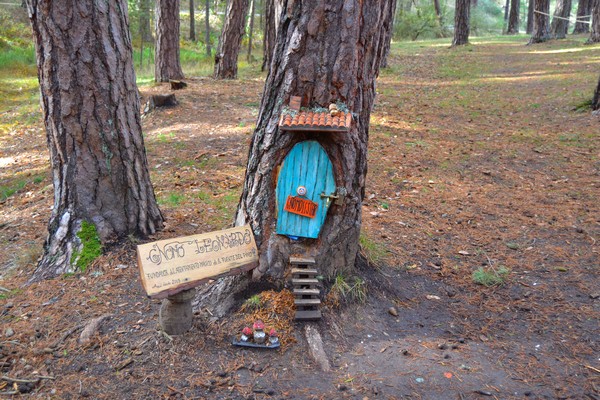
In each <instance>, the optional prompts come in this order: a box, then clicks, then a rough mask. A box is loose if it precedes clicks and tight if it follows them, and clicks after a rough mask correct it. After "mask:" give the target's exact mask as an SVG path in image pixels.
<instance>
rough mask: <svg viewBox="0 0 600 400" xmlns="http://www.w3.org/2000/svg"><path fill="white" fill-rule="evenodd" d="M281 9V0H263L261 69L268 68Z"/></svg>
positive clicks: (273, 49)
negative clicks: (263, 29)
mask: <svg viewBox="0 0 600 400" xmlns="http://www.w3.org/2000/svg"><path fill="white" fill-rule="evenodd" d="M282 10H283V0H265V31H264V36H263V63H262V67H261V70H262V71H265V70H268V69H269V66H270V65H271V59H272V58H273V51H275V43H276V40H277V29H278V27H279V19H280V17H281V11H282Z"/></svg>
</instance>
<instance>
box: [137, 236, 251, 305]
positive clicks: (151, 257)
mask: <svg viewBox="0 0 600 400" xmlns="http://www.w3.org/2000/svg"><path fill="white" fill-rule="evenodd" d="M137 253H138V265H139V267H140V275H141V278H142V285H143V286H144V289H145V290H146V293H147V294H148V296H151V297H165V296H166V295H168V294H174V293H177V292H178V291H180V290H183V289H188V288H192V287H194V286H197V285H198V284H200V283H202V282H204V281H207V280H208V279H210V278H216V277H218V276H223V275H228V274H234V273H241V272H243V271H245V270H248V268H243V267H244V266H247V265H250V267H253V265H252V264H255V263H256V262H257V261H258V251H257V249H256V243H255V241H254V235H253V234H252V230H251V229H250V227H249V226H240V227H236V228H231V229H226V230H223V231H217V232H210V233H205V234H201V235H194V236H186V237H180V238H175V239H167V240H161V241H158V242H153V243H147V244H143V245H140V246H138V247H137Z"/></svg>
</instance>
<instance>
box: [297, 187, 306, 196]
mask: <svg viewBox="0 0 600 400" xmlns="http://www.w3.org/2000/svg"><path fill="white" fill-rule="evenodd" d="M296 193H298V196H304V195H306V188H305V187H304V186H298V189H296Z"/></svg>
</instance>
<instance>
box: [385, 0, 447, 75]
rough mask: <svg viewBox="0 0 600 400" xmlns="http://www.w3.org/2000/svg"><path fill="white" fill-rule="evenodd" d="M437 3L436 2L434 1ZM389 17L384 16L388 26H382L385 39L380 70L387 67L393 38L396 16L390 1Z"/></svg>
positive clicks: (394, 5)
mask: <svg viewBox="0 0 600 400" xmlns="http://www.w3.org/2000/svg"><path fill="white" fill-rule="evenodd" d="M436 1H438V0H436ZM388 11H389V12H390V13H391V15H389V16H386V17H385V19H384V24H389V25H390V26H384V27H383V30H384V32H385V38H384V39H383V53H382V54H381V65H380V68H387V67H388V56H389V55H390V47H391V46H392V37H393V36H394V17H395V16H396V1H395V0H393V1H392V6H391V7H390V8H389V10H388Z"/></svg>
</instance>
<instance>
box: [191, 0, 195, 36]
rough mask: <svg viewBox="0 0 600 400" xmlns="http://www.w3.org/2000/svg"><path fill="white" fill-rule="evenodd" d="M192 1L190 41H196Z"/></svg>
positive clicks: (192, 3)
mask: <svg viewBox="0 0 600 400" xmlns="http://www.w3.org/2000/svg"><path fill="white" fill-rule="evenodd" d="M194 11H195V10H194V0H190V40H191V41H192V42H195V41H196V16H195V12H194Z"/></svg>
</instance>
